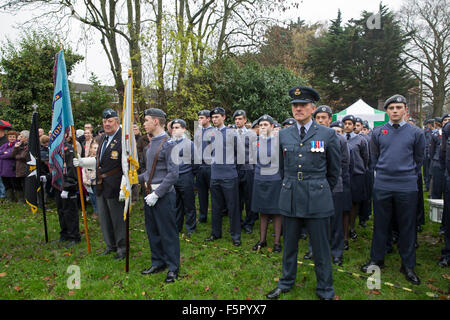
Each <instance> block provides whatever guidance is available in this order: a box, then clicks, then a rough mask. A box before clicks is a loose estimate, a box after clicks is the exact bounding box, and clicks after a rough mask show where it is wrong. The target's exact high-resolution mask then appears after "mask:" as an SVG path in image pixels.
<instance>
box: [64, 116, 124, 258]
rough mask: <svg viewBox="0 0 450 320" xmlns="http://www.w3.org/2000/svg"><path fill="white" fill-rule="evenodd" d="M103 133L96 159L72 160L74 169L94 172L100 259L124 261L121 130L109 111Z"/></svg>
mask: <svg viewBox="0 0 450 320" xmlns="http://www.w3.org/2000/svg"><path fill="white" fill-rule="evenodd" d="M102 121H103V129H104V131H105V134H104V135H103V136H102V138H101V141H100V144H99V148H98V151H97V157H95V158H94V157H89V158H81V159H77V158H74V162H73V164H74V165H75V166H80V167H86V168H92V169H94V168H95V167H97V169H96V174H97V178H96V184H97V206H98V214H99V219H100V229H101V230H102V234H103V239H104V240H105V243H106V250H105V251H104V252H103V253H101V254H100V255H106V254H109V253H111V252H117V254H116V256H115V259H116V260H122V259H124V258H125V251H126V247H125V221H124V220H123V208H124V202H123V200H124V199H125V197H124V194H123V191H122V188H121V185H122V183H123V182H124V180H123V177H122V175H123V174H122V130H121V129H120V125H119V116H118V115H117V112H116V111H115V110H113V109H106V110H104V111H103V120H102Z"/></svg>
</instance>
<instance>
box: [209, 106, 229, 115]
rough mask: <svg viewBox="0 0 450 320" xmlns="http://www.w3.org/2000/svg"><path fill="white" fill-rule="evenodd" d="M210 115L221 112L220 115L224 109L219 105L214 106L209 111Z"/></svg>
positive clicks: (223, 113)
mask: <svg viewBox="0 0 450 320" xmlns="http://www.w3.org/2000/svg"><path fill="white" fill-rule="evenodd" d="M209 114H210V116H211V117H212V116H213V115H214V114H221V115H225V109H224V108H221V107H216V108H214V109H212V110H211V112H210V113H209Z"/></svg>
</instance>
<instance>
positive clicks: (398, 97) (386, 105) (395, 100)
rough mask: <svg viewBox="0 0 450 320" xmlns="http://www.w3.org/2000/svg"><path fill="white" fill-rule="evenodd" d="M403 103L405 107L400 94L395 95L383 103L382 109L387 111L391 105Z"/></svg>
mask: <svg viewBox="0 0 450 320" xmlns="http://www.w3.org/2000/svg"><path fill="white" fill-rule="evenodd" d="M396 102H398V103H404V104H405V105H406V98H405V97H404V96H402V95H401V94H395V95H393V96H392V97H390V98H389V99H387V100H386V101H385V102H384V109H387V107H388V105H390V104H391V103H396Z"/></svg>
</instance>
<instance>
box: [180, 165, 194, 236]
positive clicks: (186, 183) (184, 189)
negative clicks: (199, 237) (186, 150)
mask: <svg viewBox="0 0 450 320" xmlns="http://www.w3.org/2000/svg"><path fill="white" fill-rule="evenodd" d="M174 187H175V191H176V210H177V229H178V232H181V230H183V222H184V220H186V232H189V233H192V232H195V229H196V219H197V212H196V210H195V194H194V176H193V174H192V171H189V172H186V173H180V175H179V176H178V181H177V183H175V185H174Z"/></svg>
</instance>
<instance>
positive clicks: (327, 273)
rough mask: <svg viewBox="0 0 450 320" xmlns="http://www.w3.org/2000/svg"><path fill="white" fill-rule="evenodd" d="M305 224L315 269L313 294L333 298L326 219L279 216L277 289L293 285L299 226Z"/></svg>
mask: <svg viewBox="0 0 450 320" xmlns="http://www.w3.org/2000/svg"><path fill="white" fill-rule="evenodd" d="M303 226H306V229H307V230H308V234H309V236H310V239H311V245H312V250H313V252H314V255H313V259H314V270H315V272H316V280H317V285H316V293H317V295H318V296H319V297H322V298H333V297H334V288H333V276H332V269H331V259H330V244H329V242H328V236H329V218H317V219H306V218H295V217H288V216H283V233H284V235H283V237H284V249H283V276H282V277H281V278H280V281H278V285H277V287H278V288H280V289H290V288H292V287H293V286H294V283H295V278H296V276H297V255H298V240H299V236H300V233H301V230H302V227H303Z"/></svg>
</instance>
